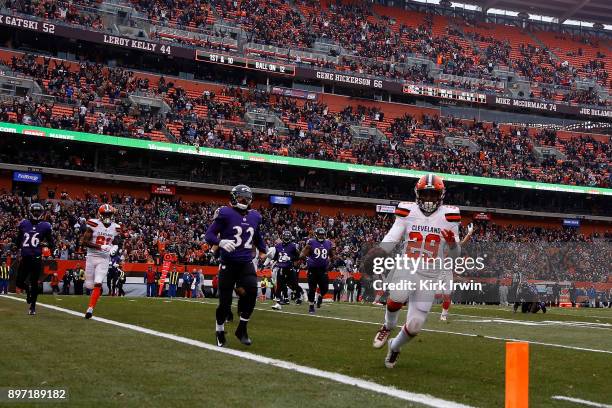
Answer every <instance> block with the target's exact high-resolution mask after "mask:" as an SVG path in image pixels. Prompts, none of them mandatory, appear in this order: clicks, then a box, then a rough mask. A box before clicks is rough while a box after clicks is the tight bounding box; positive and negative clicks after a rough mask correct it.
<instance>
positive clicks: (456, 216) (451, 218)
mask: <svg viewBox="0 0 612 408" xmlns="http://www.w3.org/2000/svg"><path fill="white" fill-rule="evenodd" d="M444 218H446V221H448V222H461V213H460V212H459V207H455V206H452V205H445V206H444Z"/></svg>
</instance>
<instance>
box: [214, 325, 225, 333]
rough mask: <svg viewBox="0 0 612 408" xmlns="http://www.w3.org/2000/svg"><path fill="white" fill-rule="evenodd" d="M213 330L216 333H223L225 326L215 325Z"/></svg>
mask: <svg viewBox="0 0 612 408" xmlns="http://www.w3.org/2000/svg"><path fill="white" fill-rule="evenodd" d="M215 330H217V331H225V324H219V323H215Z"/></svg>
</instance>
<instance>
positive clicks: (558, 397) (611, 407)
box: [551, 395, 612, 408]
mask: <svg viewBox="0 0 612 408" xmlns="http://www.w3.org/2000/svg"><path fill="white" fill-rule="evenodd" d="M551 398H552V399H554V400H559V401H568V402H573V403H576V404H581V405H586V406H589V407H597V408H612V405H608V404H601V403H599V402H592V401H587V400H583V399H580V398H572V397H564V396H562V395H553V396H552V397H551Z"/></svg>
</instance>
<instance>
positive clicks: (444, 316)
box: [440, 314, 447, 322]
mask: <svg viewBox="0 0 612 408" xmlns="http://www.w3.org/2000/svg"><path fill="white" fill-rule="evenodd" d="M446 316H447V315H445V314H441V315H440V320H441V321H443V322H445V321H446Z"/></svg>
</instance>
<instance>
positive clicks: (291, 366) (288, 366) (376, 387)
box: [0, 295, 471, 408]
mask: <svg viewBox="0 0 612 408" xmlns="http://www.w3.org/2000/svg"><path fill="white" fill-rule="evenodd" d="M0 297H3V298H5V299H11V300H15V301H19V302H25V300H24V299H21V298H17V297H14V296H6V295H1V296H0ZM37 306H40V307H44V308H47V309H51V310H55V311H57V312H62V313H67V314H69V315H73V316H77V317H80V318H82V317H83V313H81V312H76V311H74V310H71V309H65V308H63V307H58V306H54V305H49V304H45V303H37ZM92 320H94V321H96V322H100V323H104V324H108V325H111V326H116V327H121V328H124V329H128V330H132V331H135V332H139V333H144V334H148V335H151V336H155V337H161V338H164V339H168V340H172V341H175V342H178V343H182V344H187V345H190V346H194V347H198V348H202V349H205V350H208V351H214V352H217V353H223V354H228V355H231V356H234V357H239V358H243V359H245V360H251V361H255V362H257V363H261V364H267V365H271V366H274V367H278V368H283V369H285V370H290V371H295V372H298V373H302V374H307V375H311V376H314V377H319V378H324V379H326V380H331V381H334V382H338V383H341V384H347V385H352V386H355V387H358V388H362V389H364V390H367V391H371V392H375V393H378V394H382V395H387V396H389V397H393V398H397V399H401V400H404V401H410V402H415V403H419V404H423V405H427V406H430V407H439V408H471V407H470V406H469V405H464V404H460V403H457V402H453V401H447V400H444V399H440V398H436V397H433V396H431V395H427V394H417V393H413V392H408V391H404V390H400V389H397V388H395V387H390V386H386V385H382V384H378V383H375V382H372V381H367V380H362V379H360V378H355V377H350V376H348V375H343V374H338V373H334V372H331V371H324V370H319V369H317V368H313V367H308V366H303V365H299V364H295V363H291V362H289V361H284V360H278V359H275V358H270V357H265V356H261V355H259V354H253V353H249V352H246V351H240V350H234V349H229V348H223V347H217V346H216V345H212V344H209V343H204V342H202V341H198V340H194V339H189V338H187V337H182V336H177V335H175V334H169V333H164V332H160V331H157V330H152V329H147V328H145V327H141V326H136V325H133V324H129V323H123V322H118V321H115V320H110V319H105V318H102V317H93V318H92Z"/></svg>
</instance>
